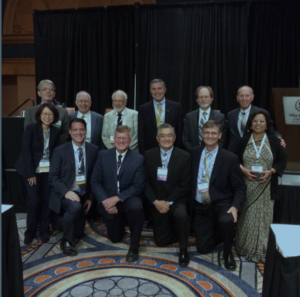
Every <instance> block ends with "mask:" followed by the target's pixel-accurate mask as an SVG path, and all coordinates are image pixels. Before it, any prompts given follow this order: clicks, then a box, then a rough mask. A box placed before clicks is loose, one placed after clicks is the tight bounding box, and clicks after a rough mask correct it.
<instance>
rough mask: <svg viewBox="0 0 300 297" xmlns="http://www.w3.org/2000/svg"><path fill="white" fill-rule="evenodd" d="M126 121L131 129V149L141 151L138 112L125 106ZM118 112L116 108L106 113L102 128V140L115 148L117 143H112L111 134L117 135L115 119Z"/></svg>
mask: <svg viewBox="0 0 300 297" xmlns="http://www.w3.org/2000/svg"><path fill="white" fill-rule="evenodd" d="M125 110H126V113H125V123H126V126H128V127H129V128H130V129H131V143H130V146H129V148H130V149H131V150H134V151H136V152H138V151H139V148H138V112H137V111H135V110H133V109H129V108H125ZM116 114H117V112H116V111H115V110H112V111H110V112H108V113H107V114H105V115H104V120H103V129H102V140H103V143H104V145H105V146H106V147H107V148H108V149H111V148H114V147H115V145H114V144H112V143H110V142H109V140H110V136H113V135H115V129H116V127H115V120H116Z"/></svg>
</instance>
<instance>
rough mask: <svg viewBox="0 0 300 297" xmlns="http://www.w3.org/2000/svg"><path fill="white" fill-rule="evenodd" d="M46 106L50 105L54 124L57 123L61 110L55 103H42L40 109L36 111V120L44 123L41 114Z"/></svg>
mask: <svg viewBox="0 0 300 297" xmlns="http://www.w3.org/2000/svg"><path fill="white" fill-rule="evenodd" d="M46 107H48V108H49V109H50V110H51V111H52V112H53V122H52V124H55V123H57V122H58V121H59V112H58V110H57V108H56V107H55V105H53V104H52V103H44V104H42V105H40V107H39V108H38V110H37V111H36V113H35V120H36V121H37V123H39V124H41V123H42V121H41V114H42V112H43V110H44V109H45V108H46Z"/></svg>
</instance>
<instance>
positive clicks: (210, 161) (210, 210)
mask: <svg viewBox="0 0 300 297" xmlns="http://www.w3.org/2000/svg"><path fill="white" fill-rule="evenodd" d="M221 136H222V126H221V124H220V123H218V122H217V121H213V120H209V121H207V122H206V123H205V124H204V126H203V140H204V143H205V146H199V147H195V148H192V150H191V158H192V188H191V197H192V205H193V208H192V209H193V216H194V229H195V235H196V247H197V250H198V251H199V252H200V253H203V254H206V253H210V252H211V250H212V249H213V248H214V247H215V246H216V245H217V244H218V243H219V242H220V241H222V242H223V243H224V250H223V257H224V260H225V268H226V269H228V270H235V268H236V263H235V260H234V257H233V254H232V251H231V248H232V244H233V238H234V224H235V223H236V222H237V217H238V212H240V211H241V210H242V206H243V203H244V201H245V198H246V186H245V182H244V178H243V175H242V172H241V169H240V164H239V160H238V157H237V156H236V155H235V154H233V153H231V152H229V151H227V150H225V149H222V148H221V147H219V146H218V141H219V139H221Z"/></svg>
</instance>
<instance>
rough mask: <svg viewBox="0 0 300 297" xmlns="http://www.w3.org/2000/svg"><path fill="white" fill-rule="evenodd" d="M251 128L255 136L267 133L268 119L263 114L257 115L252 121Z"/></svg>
mask: <svg viewBox="0 0 300 297" xmlns="http://www.w3.org/2000/svg"><path fill="white" fill-rule="evenodd" d="M251 128H252V131H253V133H254V134H262V133H265V132H266V130H267V129H268V127H267V120H266V117H265V116H264V115H263V114H257V115H256V116H255V117H254V119H253V121H252V125H251Z"/></svg>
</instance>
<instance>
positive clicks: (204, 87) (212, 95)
mask: <svg viewBox="0 0 300 297" xmlns="http://www.w3.org/2000/svg"><path fill="white" fill-rule="evenodd" d="M202 89H208V91H209V95H210V97H211V98H214V91H213V89H212V88H211V87H210V86H200V87H198V88H197V89H196V92H195V96H196V99H197V98H198V93H199V91H200V90H202Z"/></svg>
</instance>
